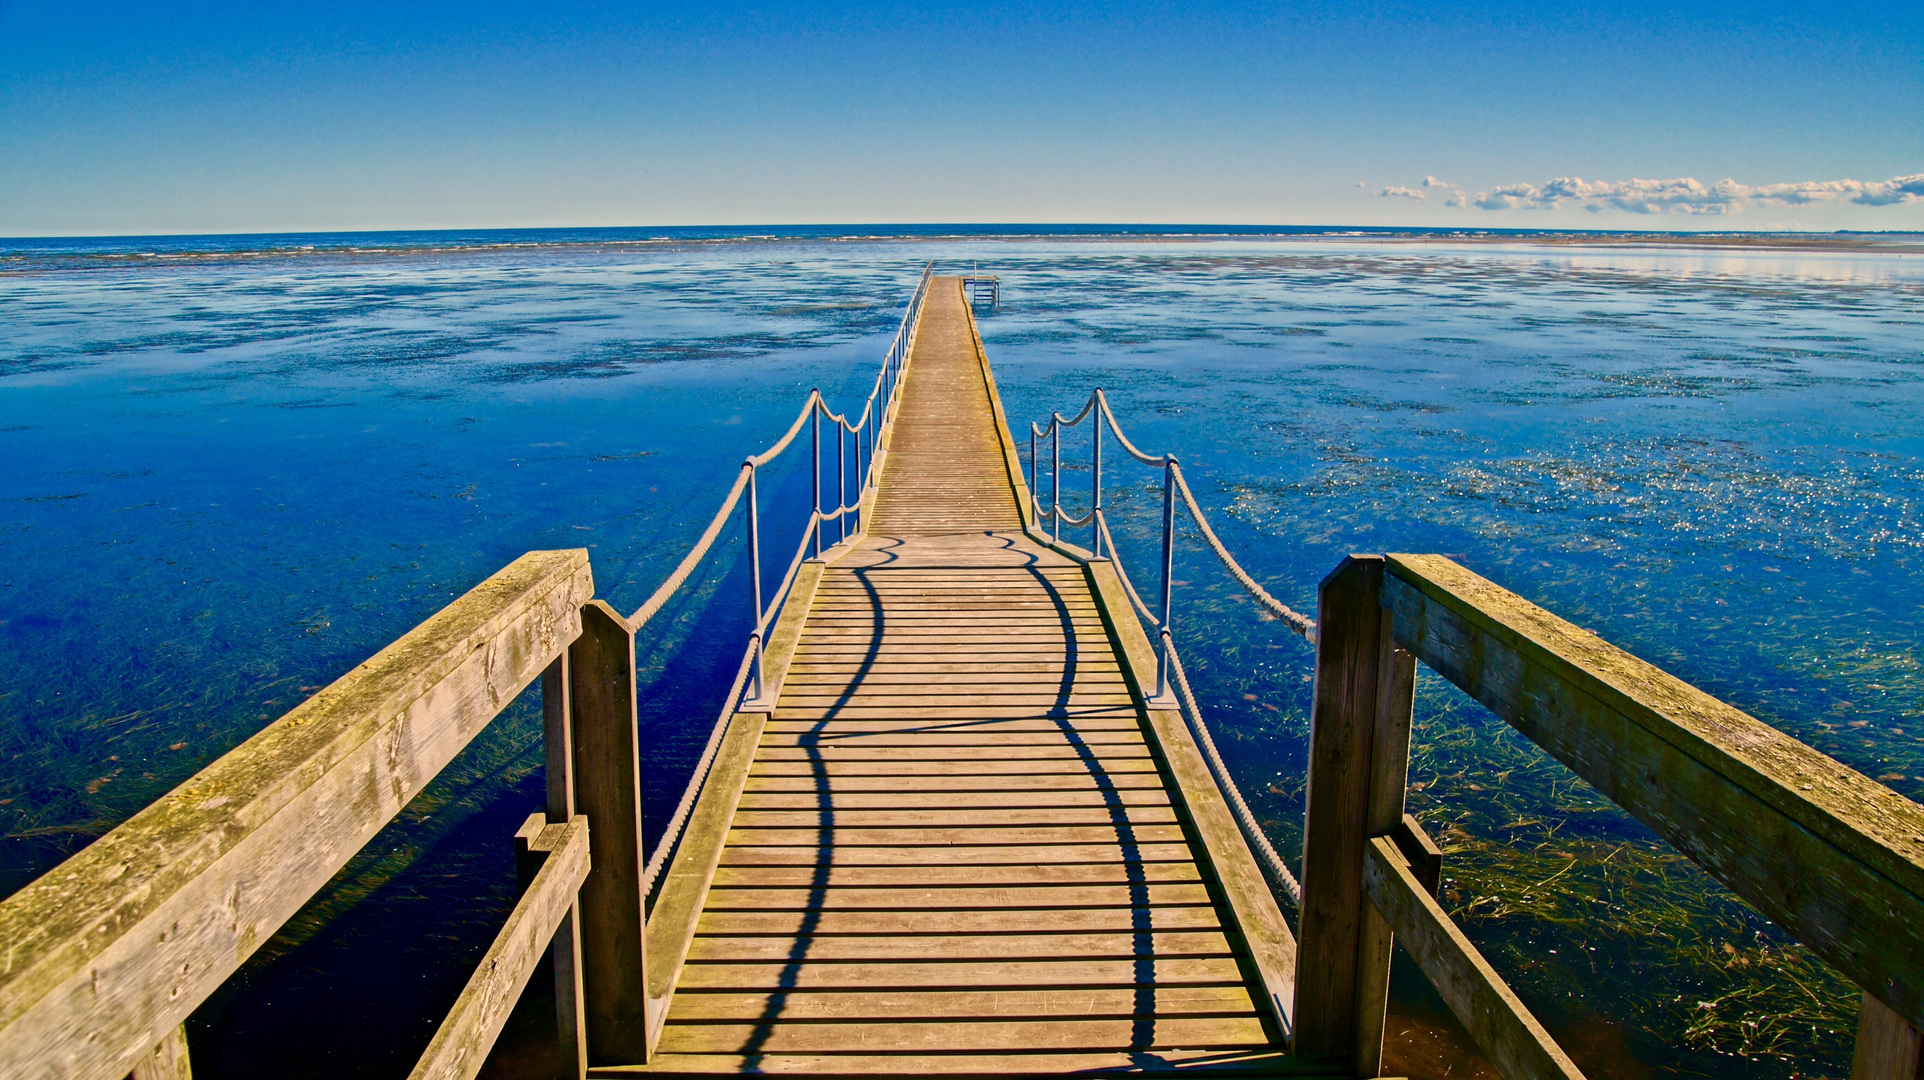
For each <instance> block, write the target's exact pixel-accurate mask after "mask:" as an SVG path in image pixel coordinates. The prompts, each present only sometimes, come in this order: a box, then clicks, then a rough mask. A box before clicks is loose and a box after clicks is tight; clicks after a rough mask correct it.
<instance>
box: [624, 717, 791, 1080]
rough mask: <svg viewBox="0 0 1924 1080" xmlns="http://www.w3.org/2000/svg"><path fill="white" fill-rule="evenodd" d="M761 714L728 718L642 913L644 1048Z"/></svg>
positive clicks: (670, 985) (696, 911) (655, 1032)
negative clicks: (645, 999)
mask: <svg viewBox="0 0 1924 1080" xmlns="http://www.w3.org/2000/svg"><path fill="white" fill-rule="evenodd" d="M766 719H767V716H766V714H764V713H750V712H738V713H736V714H735V715H734V716H733V717H731V718H730V719H729V722H728V731H727V733H726V734H724V735H723V736H722V744H721V747H720V748H719V749H718V750H717V751H716V752H715V763H714V764H713V765H712V766H710V767H709V773H708V782H707V783H706V784H704V785H702V791H701V795H700V796H699V797H697V798H696V800H695V808H694V810H693V811H692V812H690V813H689V815H688V824H687V826H686V827H685V829H684V831H683V833H682V839H681V846H680V847H678V848H677V849H676V850H675V857H674V859H673V860H672V861H671V862H670V863H669V864H668V870H667V872H666V873H665V874H664V876H663V878H662V883H661V887H660V889H659V890H658V892H657V894H656V897H655V907H654V911H653V912H652V913H651V914H650V915H649V918H648V960H649V968H648V1019H649V1035H648V1045H649V1051H650V1053H652V1052H653V1051H654V1048H655V1043H656V1040H657V1039H659V1038H660V1028H661V1024H662V1023H663V1022H664V1021H666V1020H667V1018H668V1006H669V999H670V998H671V997H672V996H673V995H674V992H675V982H676V980H677V979H678V978H679V977H680V973H681V965H682V960H683V958H684V957H686V956H687V955H688V946H689V942H690V941H691V940H693V938H694V934H695V927H696V925H697V923H698V922H699V921H700V919H701V906H702V903H703V902H704V901H705V900H706V899H707V897H708V885H709V882H710V881H711V880H713V878H714V876H715V867H716V866H717V865H718V864H719V863H720V861H721V856H722V850H723V846H724V844H725V843H726V840H727V837H728V831H729V830H728V825H729V821H730V820H731V819H732V818H734V816H735V804H736V801H737V800H738V799H740V798H741V792H742V783H743V781H744V779H746V777H747V775H748V767H749V765H750V764H751V763H752V762H753V760H754V757H755V744H756V743H757V742H758V741H760V739H761V735H762V724H763V723H764V722H765V721H766Z"/></svg>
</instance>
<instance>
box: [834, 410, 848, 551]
mask: <svg viewBox="0 0 1924 1080" xmlns="http://www.w3.org/2000/svg"><path fill="white" fill-rule="evenodd" d="M847 505H848V431H847V430H846V429H845V428H843V427H842V422H841V421H840V420H837V421H835V527H836V529H837V530H839V532H840V534H841V538H842V539H843V540H847V539H848V515H847V514H844V513H842V507H844V506H847Z"/></svg>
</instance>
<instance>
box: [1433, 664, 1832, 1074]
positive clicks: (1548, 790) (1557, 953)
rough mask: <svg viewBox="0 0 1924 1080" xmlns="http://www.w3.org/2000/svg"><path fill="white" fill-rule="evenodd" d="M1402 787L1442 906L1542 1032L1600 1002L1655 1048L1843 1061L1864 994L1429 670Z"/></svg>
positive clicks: (1576, 1018)
mask: <svg viewBox="0 0 1924 1080" xmlns="http://www.w3.org/2000/svg"><path fill="white" fill-rule="evenodd" d="M1410 781H1411V783H1410V793H1409V798H1408V806H1409V809H1410V811H1411V812H1412V813H1414V814H1415V815H1416V816H1417V817H1418V819H1419V820H1421V821H1422V822H1423V824H1424V828H1425V830H1426V831H1428V832H1429V833H1430V834H1431V836H1432V837H1433V838H1434V839H1435V840H1436V841H1437V843H1438V845H1439V846H1440V847H1442V849H1443V857H1444V864H1443V865H1444V883H1443V891H1442V900H1443V904H1444V907H1445V908H1446V909H1447V910H1449V911H1450V913H1451V915H1452V916H1453V917H1455V918H1456V919H1457V920H1458V921H1459V922H1460V923H1461V924H1462V925H1463V926H1464V928H1465V932H1466V933H1468V934H1469V935H1470V937H1471V939H1472V940H1474V941H1476V942H1477V944H1478V946H1479V947H1480V948H1482V949H1484V950H1485V952H1486V953H1487V954H1488V955H1489V956H1490V957H1491V962H1492V963H1494V964H1495V965H1496V966H1497V969H1498V970H1499V971H1501V972H1503V973H1504V976H1505V977H1506V978H1507V979H1509V980H1510V982H1511V983H1512V984H1513V985H1514V986H1516V987H1517V988H1518V990H1519V992H1521V993H1523V994H1524V995H1525V997H1526V999H1527V1000H1529V1001H1530V1002H1531V1003H1532V1005H1533V1006H1534V1007H1536V1008H1537V1009H1539V1010H1541V1012H1542V1013H1543V1014H1544V1015H1541V1017H1540V1018H1541V1019H1543V1020H1544V1022H1545V1023H1546V1024H1548V1025H1549V1026H1550V1027H1551V1029H1552V1030H1553V1031H1554V1030H1555V1029H1556V1028H1558V1027H1559V1026H1569V1025H1573V1024H1576V1023H1579V1022H1581V1021H1583V1020H1585V1019H1587V1018H1589V1017H1590V1016H1591V1015H1592V1010H1591V1009H1590V1007H1589V1006H1588V1005H1587V1002H1586V999H1587V998H1589V997H1590V996H1591V995H1592V994H1598V995H1600V996H1607V997H1612V998H1615V999H1617V1000H1619V1001H1622V1002H1626V1003H1629V1004H1630V1005H1631V1006H1632V1011H1633V1013H1634V1014H1635V1015H1638V1016H1640V1017H1641V1018H1642V1022H1643V1025H1644V1031H1643V1032H1641V1033H1640V1034H1641V1035H1642V1036H1643V1038H1645V1039H1649V1040H1653V1041H1654V1042H1655V1043H1657V1044H1682V1045H1685V1046H1689V1047H1693V1048H1698V1049H1703V1050H1711V1051H1715V1052H1717V1053H1719V1054H1729V1055H1734V1056H1737V1057H1746V1058H1760V1057H1761V1058H1776V1059H1780V1060H1783V1061H1786V1062H1794V1061H1796V1060H1798V1059H1799V1058H1800V1057H1802V1056H1803V1055H1808V1054H1809V1052H1810V1050H1811V1048H1812V1047H1813V1046H1815V1047H1818V1048H1821V1050H1822V1051H1823V1052H1824V1055H1825V1057H1827V1058H1829V1059H1830V1060H1848V1059H1849V1056H1850V1048H1851V1044H1852V1040H1853V1038H1854V1036H1855V1034H1856V1027H1857V1008H1858V999H1859V996H1860V994H1861V991H1859V990H1858V989H1857V988H1856V987H1855V986H1854V985H1852V984H1851V983H1850V981H1849V980H1847V979H1845V978H1844V977H1843V976H1841V975H1839V974H1838V973H1837V972H1836V971H1835V970H1834V969H1832V968H1831V967H1830V966H1829V965H1827V964H1825V963H1824V962H1823V961H1822V960H1820V959H1819V958H1818V957H1817V956H1816V955H1815V954H1813V953H1812V952H1811V951H1810V950H1808V949H1806V948H1804V947H1803V946H1802V945H1799V944H1797V943H1796V942H1795V941H1793V940H1791V939H1790V938H1789V937H1788V936H1786V935H1785V934H1784V933H1783V932H1782V931H1781V930H1779V929H1778V928H1776V927H1775V926H1773V925H1771V924H1770V923H1769V922H1768V921H1767V920H1765V919H1764V918H1763V917H1762V916H1760V915H1758V914H1757V913H1756V912H1755V911H1753V910H1751V908H1750V907H1749V906H1748V905H1746V904H1744V903H1743V902H1742V901H1741V900H1739V899H1737V898H1736V897H1735V896H1733V895H1732V894H1731V893H1730V892H1729V891H1728V890H1726V889H1724V888H1723V886H1722V885H1721V884H1719V883H1718V882H1717V881H1715V880H1714V879H1712V878H1711V877H1710V876H1709V875H1708V874H1706V873H1705V872H1704V871H1703V870H1701V869H1699V868H1698V867H1697V865H1696V864H1695V863H1693V862H1691V861H1690V860H1689V859H1688V858H1686V857H1684V856H1683V855H1681V854H1679V853H1678V852H1676V851H1675V850H1674V849H1673V848H1671V847H1670V846H1669V845H1667V844H1665V843H1663V842H1662V841H1661V840H1659V839H1657V838H1656V837H1655V836H1653V835H1651V834H1649V833H1648V831H1647V830H1644V829H1642V828H1641V827H1639V826H1637V825H1636V824H1635V822H1634V821H1633V820H1631V819H1629V818H1628V816H1627V815H1625V814H1624V813H1623V812H1622V811H1621V810H1619V809H1617V807H1616V806H1615V805H1614V804H1613V803H1611V802H1610V801H1609V800H1608V799H1606V798H1604V797H1603V796H1602V795H1601V794H1599V793H1598V792H1597V791H1596V790H1595V789H1593V788H1592V787H1590V785H1589V784H1587V783H1585V782H1584V781H1583V780H1581V779H1579V778H1578V777H1577V776H1575V775H1574V774H1573V773H1571V772H1570V771H1569V770H1568V769H1565V768H1564V767H1563V766H1562V765H1561V764H1559V763H1558V762H1556V761H1555V760H1554V759H1553V758H1551V757H1550V756H1549V755H1548V754H1546V753H1544V752H1543V751H1542V750H1541V749H1539V748H1538V747H1536V746H1535V745H1534V744H1532V743H1531V742H1529V741H1528V740H1526V739H1524V738H1523V737H1522V736H1520V735H1518V734H1517V733H1516V732H1514V731H1513V730H1511V729H1510V728H1509V727H1508V725H1506V724H1503V723H1502V722H1501V721H1499V720H1497V719H1496V718H1494V717H1492V716H1490V715H1489V714H1488V713H1487V712H1484V710H1483V709H1482V708H1481V707H1479V706H1476V705H1475V704H1474V703H1472V702H1470V701H1469V699H1468V698H1466V697H1464V696H1463V695H1462V694H1461V693H1460V692H1458V691H1457V690H1456V689H1455V688H1454V687H1452V686H1450V685H1449V684H1447V683H1445V682H1444V681H1443V680H1441V679H1440V678H1438V677H1436V676H1434V675H1431V674H1429V673H1428V672H1424V673H1423V674H1422V676H1421V677H1420V680H1419V693H1418V702H1417V707H1416V721H1415V727H1414V732H1413V749H1412V753H1411V761H1410Z"/></svg>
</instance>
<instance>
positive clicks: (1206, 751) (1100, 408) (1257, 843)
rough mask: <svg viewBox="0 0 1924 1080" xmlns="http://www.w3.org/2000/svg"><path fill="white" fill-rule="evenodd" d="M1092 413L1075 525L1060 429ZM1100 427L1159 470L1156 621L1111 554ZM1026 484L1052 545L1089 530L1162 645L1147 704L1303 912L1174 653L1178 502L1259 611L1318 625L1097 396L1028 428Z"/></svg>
mask: <svg viewBox="0 0 1924 1080" xmlns="http://www.w3.org/2000/svg"><path fill="white" fill-rule="evenodd" d="M1092 412H1094V413H1097V414H1098V415H1100V417H1101V422H1100V423H1097V424H1095V425H1093V427H1092V435H1093V438H1092V439H1091V447H1090V452H1091V462H1092V467H1091V477H1090V479H1091V487H1090V501H1091V505H1090V507H1089V510H1088V512H1087V513H1085V514H1084V515H1083V516H1081V517H1079V518H1078V517H1076V516H1075V515H1072V514H1070V513H1069V512H1068V510H1067V509H1065V508H1064V507H1063V505H1062V432H1063V431H1064V429H1067V428H1073V427H1077V426H1079V425H1080V424H1081V423H1082V422H1083V421H1084V420H1086V419H1088V417H1089V415H1090V414H1091V413H1092ZM1105 425H1106V426H1107V427H1108V428H1109V430H1110V432H1111V433H1112V434H1114V435H1115V438H1116V443H1117V444H1118V445H1120V446H1121V447H1122V449H1123V451H1124V452H1125V453H1127V454H1128V455H1129V456H1130V457H1132V458H1134V459H1135V460H1136V461H1138V462H1140V463H1142V464H1143V465H1147V466H1149V467H1151V468H1156V469H1161V470H1163V506H1162V522H1163V533H1162V589H1161V595H1160V596H1159V597H1158V599H1159V600H1160V601H1161V609H1162V610H1161V614H1160V615H1158V614H1157V613H1156V612H1155V611H1153V610H1151V608H1150V606H1149V604H1148V603H1146V602H1145V601H1144V600H1143V598H1142V594H1141V593H1139V592H1137V591H1136V585H1135V582H1133V581H1131V580H1130V578H1129V573H1128V571H1127V570H1125V569H1124V568H1123V565H1122V559H1121V556H1120V555H1118V554H1117V552H1116V541H1115V537H1114V536H1113V535H1111V533H1110V531H1109V519H1108V514H1107V513H1105V511H1104V507H1103V502H1102V429H1103V427H1104V426H1105ZM1043 439H1048V440H1049V442H1050V457H1051V458H1052V465H1051V470H1050V476H1051V479H1050V485H1049V506H1048V507H1047V508H1046V509H1045V508H1044V507H1043V505H1042V497H1041V492H1042V484H1041V479H1042V477H1041V464H1042V455H1041V442H1042V440H1043ZM1029 478H1030V479H1029V499H1030V509H1031V511H1032V514H1031V516H1032V517H1033V519H1034V520H1036V521H1037V522H1042V521H1047V522H1049V523H1050V524H1051V525H1052V526H1053V529H1054V533H1053V536H1054V539H1055V540H1056V541H1057V542H1060V541H1061V539H1062V526H1063V525H1065V524H1067V525H1069V526H1071V527H1074V528H1081V527H1083V526H1085V525H1091V526H1093V532H1094V538H1093V541H1092V546H1093V548H1094V554H1095V556H1096V557H1097V558H1104V559H1107V560H1108V561H1109V563H1110V565H1111V567H1112V568H1113V569H1114V570H1115V572H1116V578H1117V580H1118V581H1120V582H1121V583H1122V588H1123V591H1124V592H1125V593H1126V594H1127V595H1128V597H1129V603H1130V604H1131V605H1132V606H1133V607H1134V608H1135V609H1136V612H1137V613H1138V614H1139V615H1141V616H1142V618H1143V620H1144V621H1145V622H1147V623H1148V624H1149V627H1150V629H1152V630H1154V631H1155V632H1156V638H1157V642H1158V645H1159V648H1158V649H1157V656H1156V693H1155V696H1154V697H1152V698H1151V699H1150V700H1151V701H1152V702H1154V703H1158V704H1164V705H1175V706H1177V707H1178V708H1179V710H1180V711H1181V712H1182V713H1183V714H1184V715H1185V717H1186V718H1187V721H1188V724H1189V729H1190V731H1191V733H1193V734H1194V735H1195V738H1196V744H1197V745H1198V746H1200V747H1201V748H1202V751H1203V758H1204V760H1205V761H1207V762H1208V764H1209V771H1210V773H1211V774H1212V775H1213V776H1214V777H1215V779H1216V785H1217V787H1218V788H1219V789H1221V791H1222V793H1223V798H1224V800H1225V801H1226V802H1228V804H1229V807H1230V810H1231V811H1232V812H1233V813H1234V815H1235V817H1236V823H1237V825H1238V826H1239V827H1240V828H1241V829H1242V831H1243V834H1244V836H1245V837H1246V838H1247V839H1248V841H1249V843H1250V846H1251V847H1252V848H1254V849H1255V853H1256V856H1257V858H1258V859H1259V860H1260V861H1261V862H1262V864H1263V867H1264V869H1265V870H1267V871H1268V872H1269V875H1270V877H1271V878H1272V879H1274V880H1275V882H1276V883H1277V885H1279V886H1280V887H1281V888H1282V890H1283V891H1284V892H1285V893H1287V894H1288V895H1289V898H1290V900H1291V901H1292V902H1294V903H1297V904H1301V903H1302V897H1303V890H1302V886H1301V885H1300V884H1298V882H1297V880H1296V875H1295V874H1292V873H1291V872H1290V870H1289V866H1288V865H1287V864H1286V863H1284V862H1283V859H1282V856H1280V855H1278V854H1277V853H1276V847H1275V845H1274V844H1272V843H1270V840H1269V836H1268V835H1267V834H1266V833H1264V832H1263V830H1262V826H1261V824H1260V823H1258V822H1257V820H1256V815H1255V813H1254V812H1253V811H1251V810H1250V808H1249V803H1248V801H1247V800H1245V799H1244V798H1243V793H1242V789H1241V788H1239V787H1238V786H1237V784H1236V781H1235V778H1234V777H1232V776H1230V774H1229V767H1228V766H1227V765H1226V764H1224V762H1223V759H1222V755H1221V754H1220V753H1218V752H1217V750H1216V740H1215V738H1214V737H1213V736H1212V735H1211V734H1210V732H1209V725H1208V723H1207V721H1206V720H1205V719H1204V717H1203V713H1202V709H1201V707H1200V706H1198V705H1197V704H1196V695H1195V694H1194V692H1192V691H1191V690H1190V687H1189V675H1188V673H1187V672H1186V671H1184V670H1183V666H1182V656H1181V654H1180V653H1179V652H1177V650H1176V641H1175V635H1174V634H1173V633H1172V631H1171V622H1172V620H1171V611H1170V606H1171V603H1172V600H1173V596H1174V590H1173V586H1174V569H1175V565H1174V559H1175V528H1176V502H1177V498H1178V496H1180V498H1181V501H1182V504H1183V507H1184V508H1185V509H1186V510H1187V511H1188V512H1189V518H1190V520H1191V521H1193V522H1194V523H1195V525H1196V528H1197V531H1198V532H1199V533H1200V534H1201V535H1202V538H1203V542H1204V544H1205V545H1206V546H1207V547H1208V548H1209V549H1210V551H1211V552H1213V553H1214V554H1215V556H1216V558H1217V559H1218V560H1219V561H1220V562H1221V563H1222V564H1223V568H1224V569H1225V570H1227V571H1228V572H1229V575H1230V576H1231V577H1232V578H1234V579H1235V581H1236V583H1237V584H1239V585H1241V586H1242V587H1243V590H1244V591H1245V592H1247V593H1248V594H1249V595H1250V597H1251V598H1253V599H1254V600H1255V601H1256V603H1257V604H1258V605H1259V606H1260V607H1261V608H1262V610H1263V611H1265V612H1266V613H1268V614H1269V615H1271V616H1273V617H1274V618H1276V619H1277V620H1279V621H1281V622H1282V623H1284V624H1285V625H1287V626H1288V627H1289V628H1290V629H1291V630H1293V631H1295V632H1296V633H1297V634H1299V635H1301V636H1302V637H1303V639H1304V640H1306V641H1310V642H1314V641H1315V640H1316V623H1315V622H1314V621H1313V620H1311V619H1309V618H1308V617H1306V616H1304V615H1302V614H1299V613H1298V612H1296V611H1295V610H1294V609H1292V608H1290V607H1289V606H1288V605H1287V604H1284V603H1283V602H1282V601H1280V600H1277V599H1276V598H1275V597H1274V596H1271V595H1270V594H1269V591H1268V590H1267V589H1265V588H1263V587H1262V586H1261V585H1260V584H1258V583H1257V581H1256V579H1255V578H1254V577H1252V576H1250V573H1249V571H1247V570H1245V569H1243V567H1242V564H1241V563H1239V562H1237V561H1236V557H1235V556H1234V555H1231V554H1230V553H1229V549H1228V548H1227V547H1226V546H1224V544H1223V542H1222V540H1221V538H1219V537H1218V536H1217V535H1216V530H1214V529H1212V528H1210V526H1209V518H1208V517H1207V516H1206V515H1204V513H1203V511H1202V507H1201V506H1200V505H1199V504H1198V503H1197V501H1196V496H1195V493H1194V492H1193V491H1191V490H1190V488H1189V481H1188V480H1187V479H1186V478H1185V477H1184V476H1183V474H1182V465H1181V463H1180V462H1178V461H1177V460H1176V455H1174V454H1162V455H1160V456H1158V455H1154V454H1148V453H1145V452H1143V450H1142V449H1141V448H1139V447H1137V446H1136V444H1134V443H1132V442H1130V441H1129V437H1128V436H1127V435H1125V434H1124V433H1123V430H1122V425H1121V424H1120V423H1118V422H1117V421H1116V414H1115V412H1114V411H1113V410H1111V409H1110V407H1109V399H1108V397H1107V396H1106V395H1105V394H1103V392H1102V391H1101V390H1100V389H1098V390H1096V391H1094V392H1093V393H1091V394H1090V395H1089V400H1088V402H1087V403H1086V404H1084V405H1083V407H1082V410H1081V411H1080V412H1078V413H1076V415H1075V416H1074V417H1073V418H1070V417H1065V416H1063V415H1062V414H1061V413H1059V412H1052V413H1051V414H1050V415H1049V426H1048V427H1047V428H1044V427H1041V426H1039V425H1037V424H1034V423H1031V424H1030V425H1029Z"/></svg>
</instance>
